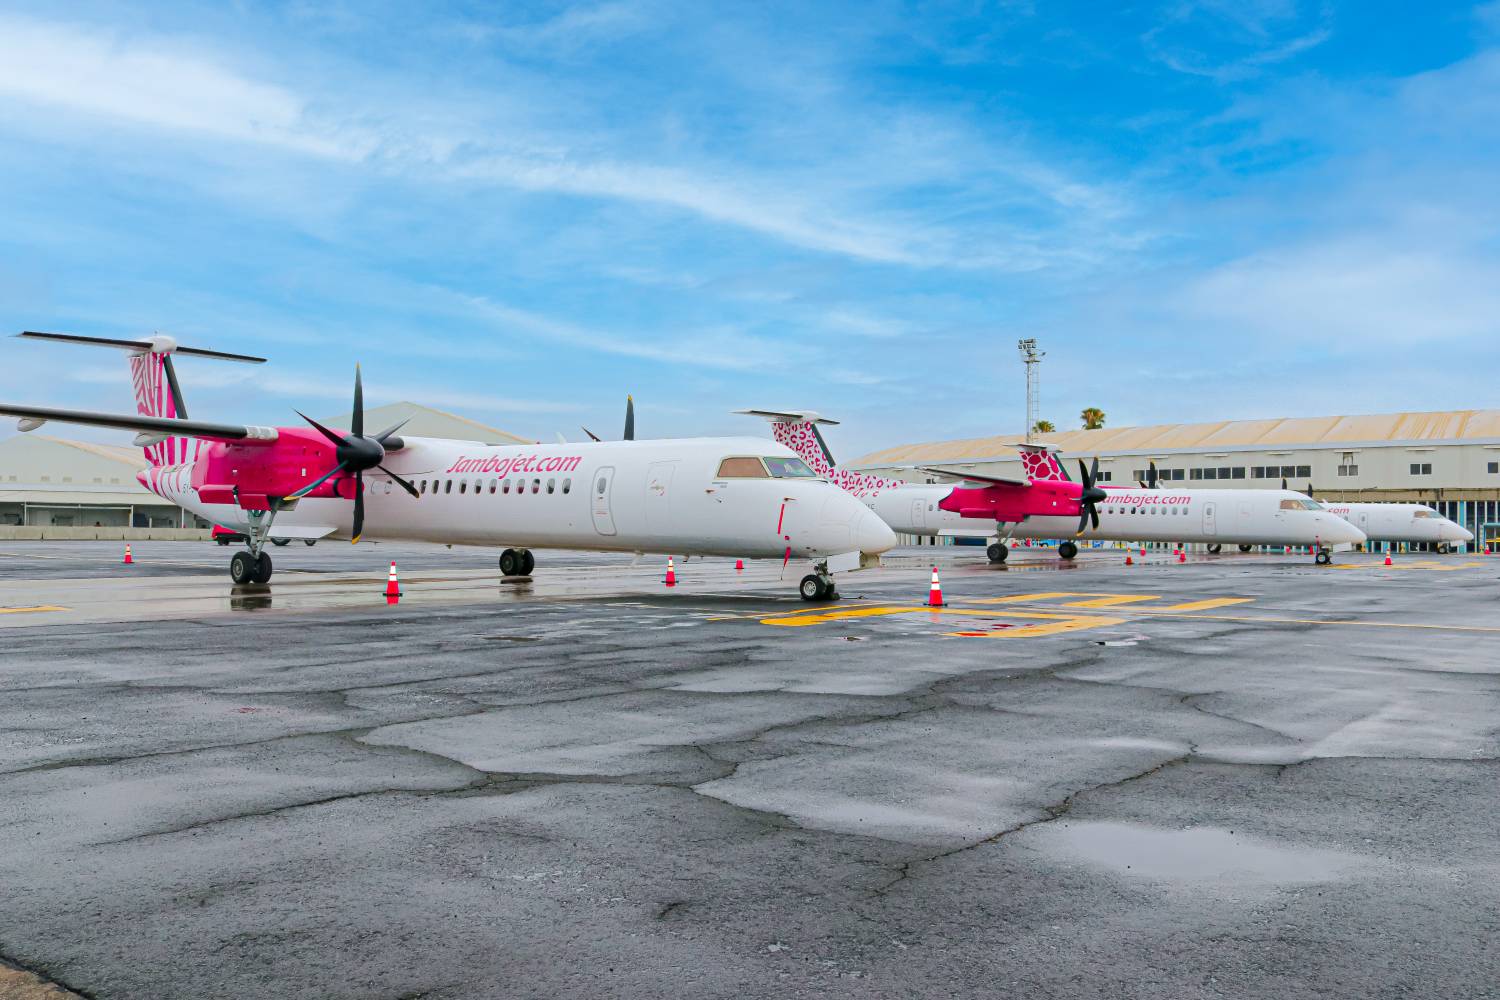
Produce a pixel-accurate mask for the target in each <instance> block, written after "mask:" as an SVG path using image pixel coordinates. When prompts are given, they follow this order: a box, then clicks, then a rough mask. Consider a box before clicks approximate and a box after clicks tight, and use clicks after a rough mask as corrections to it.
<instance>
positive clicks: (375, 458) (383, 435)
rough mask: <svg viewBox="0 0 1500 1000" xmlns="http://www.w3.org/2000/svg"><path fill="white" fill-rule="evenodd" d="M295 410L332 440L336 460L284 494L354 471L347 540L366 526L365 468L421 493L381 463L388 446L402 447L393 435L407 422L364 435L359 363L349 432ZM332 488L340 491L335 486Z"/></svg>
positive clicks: (306, 489) (294, 497)
mask: <svg viewBox="0 0 1500 1000" xmlns="http://www.w3.org/2000/svg"><path fill="white" fill-rule="evenodd" d="M296 412H297V416H299V417H301V418H302V419H303V420H306V421H307V422H308V423H310V424H312V425H313V427H314V428H315V429H316V430H317V431H318V433H319V434H322V435H323V436H324V437H326V438H327V439H328V440H329V441H332V442H333V444H334V452H333V455H334V458H335V459H336V461H337V463H338V464H336V465H335V466H334V467H333V468H332V469H331V470H329V471H328V472H327V473H325V474H324V475H321V476H319V477H318V478H317V479H314V480H313V481H312V482H311V483H308V484H307V485H306V486H304V487H302V488H301V489H300V490H298V491H297V492H296V493H293V494H292V495H291V496H289V497H287V499H288V500H300V499H302V498H303V497H305V496H307V495H308V494H309V493H311V492H312V491H313V490H315V489H317V488H318V487H319V486H322V485H323V484H324V483H326V482H328V480H330V479H333V478H334V477H336V476H338V475H340V474H348V473H353V474H354V531H353V532H352V537H351V539H350V540H351V541H353V542H358V541H359V536H360V535H361V534H363V533H364V529H365V471H366V470H368V469H379V470H380V471H381V472H384V473H385V474H386V475H388V476H390V477H391V479H392V481H394V482H395V483H396V484H397V485H398V486H400V487H401V488H402V489H404V490H405V491H406V492H408V493H410V494H411V495H412V496H413V497H420V496H421V494H420V493H418V492H417V488H416V487H415V486H414V485H412V484H411V483H410V482H408V481H407V480H405V479H402V478H401V477H400V476H398V475H396V474H395V473H394V472H392V471H391V470H390V469H387V468H386V467H385V466H384V465H382V464H381V463H382V462H384V461H385V453H386V451H387V449H389V450H391V451H395V450H396V449H398V448H400V447H401V439H400V438H398V437H394V435H395V433H396V432H397V431H399V430H400V429H401V428H402V427H403V426H404V425H405V424H406V421H405V420H403V421H401V423H399V424H396V425H395V426H393V427H391V428H389V429H388V430H384V431H381V432H380V433H379V434H376V435H375V436H374V437H366V436H365V389H364V382H363V380H362V379H361V378H360V373H359V365H355V366H354V412H353V413H352V414H350V417H349V434H348V436H347V437H346V436H344V435H342V434H339V433H337V432H335V431H331V430H329V429H328V428H327V427H324V426H323V425H322V424H320V423H318V422H317V421H316V420H314V419H313V418H312V417H309V416H308V415H307V414H305V413H303V412H302V411H301V410H298V411H296ZM335 492H339V491H338V490H337V489H335ZM339 495H340V496H342V495H343V494H342V493H341V492H339Z"/></svg>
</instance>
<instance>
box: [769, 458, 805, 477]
mask: <svg viewBox="0 0 1500 1000" xmlns="http://www.w3.org/2000/svg"><path fill="white" fill-rule="evenodd" d="M765 463H766V468H768V469H770V470H771V478H772V479H816V478H818V474H817V473H816V472H814V471H813V470H812V469H809V468H808V467H807V463H806V462H804V461H802V459H800V458H785V457H783V456H780V455H768V456H766V459H765Z"/></svg>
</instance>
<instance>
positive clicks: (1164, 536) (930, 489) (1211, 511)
mask: <svg viewBox="0 0 1500 1000" xmlns="http://www.w3.org/2000/svg"><path fill="white" fill-rule="evenodd" d="M735 412H737V413H744V414H748V415H751V416H757V417H762V418H764V419H766V420H769V421H770V422H771V432H772V436H773V437H774V438H775V439H776V441H777V442H778V443H780V444H784V445H786V446H788V447H790V448H791V449H792V450H794V451H795V452H796V453H797V454H798V455H799V456H801V458H802V460H803V461H804V462H806V463H807V465H808V466H809V467H810V468H811V469H812V470H813V471H814V472H815V473H817V474H818V475H820V476H824V477H826V478H827V479H828V480H829V481H830V482H832V483H834V484H836V485H838V486H841V487H843V488H844V489H846V490H848V491H849V492H850V493H851V494H852V495H854V496H856V497H858V498H859V499H860V500H861V501H863V502H864V503H865V504H866V505H867V506H868V507H869V508H870V509H871V510H873V511H875V513H877V514H879V515H880V518H881V520H883V521H885V523H886V524H888V525H890V526H891V527H892V528H894V529H895V530H896V531H899V532H902V533H903V534H909V535H918V536H937V535H955V536H969V537H986V538H988V537H994V536H996V535H998V536H999V537H998V540H997V541H995V542H993V543H991V544H990V546H989V548H988V555H989V558H990V561H991V562H996V563H1000V562H1004V561H1005V559H1006V557H1007V556H1008V555H1009V549H1008V547H1007V546H1006V542H1007V541H1009V540H1010V539H1012V538H1031V539H1052V538H1062V539H1071V538H1090V539H1103V540H1110V541H1122V542H1136V541H1140V542H1199V543H1203V544H1206V545H1207V546H1208V548H1209V551H1211V552H1217V551H1218V550H1219V548H1220V547H1221V546H1223V545H1225V544H1238V545H1239V546H1240V547H1241V548H1242V549H1244V550H1246V551H1248V550H1249V549H1250V547H1252V546H1254V545H1309V546H1312V547H1313V548H1314V550H1315V559H1316V561H1317V562H1318V563H1320V564H1326V563H1328V562H1330V561H1331V555H1330V553H1331V552H1332V551H1334V550H1335V549H1346V548H1349V547H1350V546H1351V545H1353V544H1354V543H1356V542H1362V541H1364V540H1365V536H1364V533H1363V532H1361V531H1360V530H1359V529H1358V528H1357V527H1355V526H1354V525H1352V524H1350V523H1349V522H1347V521H1345V520H1342V519H1341V518H1339V517H1336V516H1335V515H1333V514H1331V513H1329V512H1327V511H1325V510H1324V509H1323V507H1322V506H1321V505H1319V504H1318V503H1317V502H1315V501H1313V500H1310V499H1308V498H1307V497H1304V496H1302V495H1301V494H1300V493H1294V492H1292V491H1291V490H1171V491H1164V490H1148V489H1133V488H1128V489H1120V488H1115V487H1100V486H1098V485H1097V483H1098V473H1099V462H1098V459H1095V460H1094V464H1093V467H1092V469H1090V468H1087V467H1085V466H1084V464H1083V462H1082V461H1080V462H1079V463H1078V469H1079V473H1080V478H1081V479H1082V482H1079V483H1075V482H1073V481H1072V480H1070V479H1068V477H1067V475H1066V474H1065V473H1064V472H1063V469H1062V465H1061V464H1060V463H1059V462H1058V460H1057V456H1056V455H1055V454H1054V453H1053V452H1052V450H1051V449H1049V448H1047V447H1045V446H1041V445H1027V444H1018V445H1016V448H1017V449H1019V450H1020V452H1021V460H1022V467H1023V468H1024V470H1025V474H1026V478H1025V479H1007V478H1003V477H997V476H987V475H982V474H980V473H975V472H971V471H967V470H962V469H950V468H943V467H940V466H919V467H918V468H917V471H919V472H923V473H928V474H931V475H934V476H941V477H946V478H948V479H952V480H958V481H961V484H960V485H959V486H958V487H956V488H955V487H954V486H953V484H952V483H948V484H933V485H923V484H918V483H908V482H903V481H902V480H899V479H886V478H884V477H882V476H872V475H869V474H867V473H862V472H854V471H851V470H848V469H841V468H839V467H838V465H837V464H836V463H835V462H834V459H833V454H832V453H831V452H830V451H829V450H828V445H827V443H826V442H825V441H824V440H823V435H822V433H821V432H820V431H819V430H818V425H819V424H836V423H837V422H838V421H835V420H829V419H827V418H826V417H823V416H821V415H820V414H817V413H814V412H811V411H778V410H737V411H735ZM1057 551H1058V555H1060V556H1062V557H1063V558H1064V559H1072V558H1074V557H1075V556H1076V555H1077V554H1078V546H1077V545H1076V544H1075V543H1074V542H1072V541H1063V542H1062V543H1060V544H1059V545H1058V547H1057Z"/></svg>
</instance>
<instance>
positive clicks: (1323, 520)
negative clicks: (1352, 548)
mask: <svg viewBox="0 0 1500 1000" xmlns="http://www.w3.org/2000/svg"><path fill="white" fill-rule="evenodd" d="M1318 538H1319V539H1320V540H1321V541H1323V542H1324V543H1326V544H1329V545H1342V544H1344V543H1345V542H1348V543H1349V544H1351V545H1352V544H1355V543H1358V542H1363V541H1365V533H1364V532H1363V531H1360V530H1359V529H1358V528H1356V527H1355V526H1354V525H1352V524H1350V523H1349V522H1348V521H1346V520H1344V519H1343V518H1342V517H1335V516H1334V515H1332V514H1320V515H1319V516H1318Z"/></svg>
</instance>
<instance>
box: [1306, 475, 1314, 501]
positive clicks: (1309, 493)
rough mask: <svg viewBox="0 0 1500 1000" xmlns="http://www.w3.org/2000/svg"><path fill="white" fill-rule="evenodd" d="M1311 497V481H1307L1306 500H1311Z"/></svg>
mask: <svg viewBox="0 0 1500 1000" xmlns="http://www.w3.org/2000/svg"><path fill="white" fill-rule="evenodd" d="M1312 495H1313V488H1312V480H1311V479H1309V480H1308V481H1307V496H1308V499H1311V498H1312Z"/></svg>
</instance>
